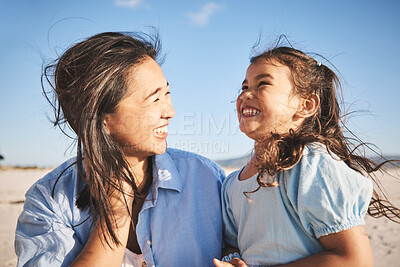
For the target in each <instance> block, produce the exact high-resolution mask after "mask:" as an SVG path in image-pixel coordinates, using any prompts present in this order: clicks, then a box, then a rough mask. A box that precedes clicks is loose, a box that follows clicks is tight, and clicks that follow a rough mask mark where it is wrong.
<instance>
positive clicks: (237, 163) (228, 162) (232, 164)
mask: <svg viewBox="0 0 400 267" xmlns="http://www.w3.org/2000/svg"><path fill="white" fill-rule="evenodd" d="M250 158H251V154H248V155H246V156H244V157H240V158H234V159H225V160H217V161H216V162H217V163H218V164H219V165H220V166H221V167H223V168H230V169H239V168H241V167H243V166H244V165H246V164H247V162H249V160H250Z"/></svg>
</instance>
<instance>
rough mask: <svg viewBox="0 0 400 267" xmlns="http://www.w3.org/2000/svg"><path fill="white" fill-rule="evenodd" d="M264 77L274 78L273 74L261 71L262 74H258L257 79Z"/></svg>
mask: <svg viewBox="0 0 400 267" xmlns="http://www.w3.org/2000/svg"><path fill="white" fill-rule="evenodd" d="M262 78H270V79H274V78H273V77H272V75H271V74H268V73H261V74H258V75H257V76H256V80H260V79H262Z"/></svg>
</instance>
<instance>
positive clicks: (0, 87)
mask: <svg viewBox="0 0 400 267" xmlns="http://www.w3.org/2000/svg"><path fill="white" fill-rule="evenodd" d="M0 25H1V28H0V33H1V34H0V125H1V129H0V154H2V155H3V156H4V157H5V160H4V161H2V162H1V164H13V165H38V166H54V165H58V164H59V163H61V162H62V161H64V160H65V159H67V158H69V157H71V156H73V155H74V154H75V147H70V148H69V146H70V144H71V140H70V139H68V138H66V137H64V136H63V135H62V134H61V133H60V131H59V130H58V129H57V128H53V127H52V124H51V122H50V121H49V119H48V117H50V118H51V117H52V116H53V114H52V110H51V109H50V106H49V105H48V103H47V102H46V101H45V99H44V97H43V95H42V91H41V85H40V75H41V68H42V64H43V63H44V62H49V60H52V59H54V58H56V57H57V56H58V55H60V54H61V53H62V52H63V51H64V50H65V49H66V48H67V47H68V46H70V45H71V44H72V43H74V42H76V41H80V40H83V39H84V38H87V37H89V36H91V35H93V34H96V33H99V32H104V31H144V32H149V26H154V27H156V28H157V29H158V30H159V33H160V36H161V40H162V43H163V51H164V52H165V53H166V59H165V62H164V64H163V65H162V68H163V70H164V74H165V75H166V77H167V79H168V81H169V83H170V87H171V92H172V101H173V103H174V108H175V111H176V116H175V118H174V119H173V120H172V121H171V124H170V135H169V137H168V142H169V145H170V146H172V147H177V148H182V149H185V150H191V151H193V152H197V153H200V154H202V155H205V156H208V157H210V158H212V159H225V158H232V157H239V156H243V155H244V154H246V153H248V152H249V151H250V150H251V148H252V142H251V141H250V140H249V139H248V138H247V137H245V136H244V135H243V134H242V133H241V132H240V131H238V123H237V120H236V113H235V112H236V111H235V104H234V102H232V101H233V100H234V99H235V97H236V95H237V92H238V90H239V89H240V88H241V83H242V81H243V78H244V75H245V71H246V68H247V66H248V63H249V56H250V55H251V47H252V45H253V44H254V43H255V42H256V41H257V39H258V37H259V36H260V34H261V36H262V43H263V44H265V45H270V44H272V43H273V42H274V41H275V40H276V38H277V36H279V35H280V34H286V35H287V36H288V38H289V40H290V42H291V43H292V44H293V45H294V47H295V48H298V49H300V50H303V51H306V52H316V53H319V54H321V55H323V56H325V57H326V58H328V59H329V60H330V61H331V62H332V63H333V64H334V65H335V66H336V67H337V68H338V69H339V70H340V72H341V74H342V76H343V77H344V79H345V81H346V83H345V86H344V91H345V92H344V96H345V98H346V108H349V109H350V110H356V111H358V113H356V114H354V115H352V116H351V118H350V121H349V123H350V124H349V125H350V128H351V129H352V130H353V131H354V132H355V133H356V134H357V135H358V136H359V137H360V138H361V139H362V140H364V141H368V142H372V143H374V144H376V145H378V147H379V148H380V149H381V150H382V151H383V153H384V154H391V155H395V154H397V155H398V154H400V136H399V133H400V119H399V115H400V104H399V100H400V85H399V84H400V78H399V77H400V64H399V60H400V49H399V44H400V30H399V29H400V1H396V0H392V1H389V0H384V1H372V0H368V1H367V0H363V1H361V0H358V1H357V0H355V1H347V0H335V1H320V0H314V1H308V0H305V1H298V0H259V1H255V0H249V1H243V0H242V1H238V0H213V1H200V0H196V1H184V0H181V1H178V0H168V1H164V0H86V1H82V0H69V1H59V0H47V1H45V0H36V1H31V0H5V1H1V2H0Z"/></svg>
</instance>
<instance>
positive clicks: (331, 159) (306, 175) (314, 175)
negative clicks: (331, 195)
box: [285, 143, 372, 192]
mask: <svg viewBox="0 0 400 267" xmlns="http://www.w3.org/2000/svg"><path fill="white" fill-rule="evenodd" d="M285 182H286V183H288V184H294V186H295V187H297V188H303V189H304V190H305V191H306V192H308V190H310V189H315V190H316V191H320V190H321V189H324V190H327V191H330V190H332V191H337V190H343V188H344V187H347V188H359V189H361V188H362V189H363V190H365V191H370V190H372V181H371V179H369V178H367V177H364V176H363V175H362V174H361V173H359V172H357V171H355V170H353V169H351V168H350V167H349V166H348V165H347V164H346V163H345V162H344V161H342V160H340V158H339V157H338V156H337V155H335V154H333V153H330V152H328V150H327V149H326V147H325V146H324V145H323V144H320V143H312V144H310V145H307V146H306V147H305V149H304V151H303V156H302V158H301V159H300V161H299V163H298V164H297V165H295V166H294V167H293V168H292V169H290V170H288V171H287V172H286V174H285Z"/></svg>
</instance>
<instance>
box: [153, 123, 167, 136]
mask: <svg viewBox="0 0 400 267" xmlns="http://www.w3.org/2000/svg"><path fill="white" fill-rule="evenodd" d="M153 134H154V136H156V137H157V138H161V139H165V138H167V136H168V127H167V125H164V126H160V127H157V128H155V129H153Z"/></svg>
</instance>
